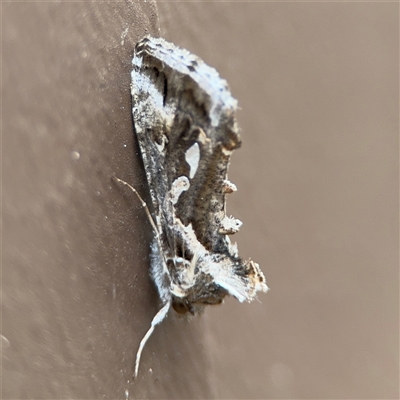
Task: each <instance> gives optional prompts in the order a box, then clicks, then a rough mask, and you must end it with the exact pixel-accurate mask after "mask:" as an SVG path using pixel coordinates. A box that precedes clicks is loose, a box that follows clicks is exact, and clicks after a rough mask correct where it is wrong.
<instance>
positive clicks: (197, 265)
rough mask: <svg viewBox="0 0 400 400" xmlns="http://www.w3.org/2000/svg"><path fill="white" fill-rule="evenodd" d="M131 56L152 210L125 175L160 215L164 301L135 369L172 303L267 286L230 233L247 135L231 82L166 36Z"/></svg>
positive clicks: (156, 273)
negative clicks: (235, 175)
mask: <svg viewBox="0 0 400 400" xmlns="http://www.w3.org/2000/svg"><path fill="white" fill-rule="evenodd" d="M132 64H133V70H132V74H131V75H132V84H131V93H132V111H133V121H134V128H135V131H136V135H137V139H138V143H139V147H140V150H141V154H142V158H143V164H144V169H145V173H146V177H147V183H148V186H149V191H150V197H151V202H152V207H151V208H152V212H150V210H149V208H148V207H147V205H146V203H145V202H144V201H143V199H142V198H141V197H140V196H139V194H138V193H137V191H136V190H135V189H134V188H133V187H132V186H131V185H129V184H127V183H126V182H123V181H120V182H122V183H124V184H126V185H128V186H129V187H130V188H131V190H133V191H134V192H135V193H136V195H137V196H138V198H139V200H140V201H141V203H142V206H143V207H144V208H145V210H146V213H147V215H148V217H149V220H150V222H151V224H152V227H153V230H154V239H153V241H152V243H151V246H150V247H151V253H150V263H151V267H150V274H151V277H152V279H153V281H154V283H155V285H156V287H157V290H158V294H159V296H160V299H161V303H162V306H161V309H160V310H159V311H158V312H157V314H156V316H155V317H154V318H153V321H152V323H151V326H150V329H149V330H148V332H147V333H146V335H145V336H144V338H143V339H142V341H141V342H140V346H139V349H138V352H137V355H136V363H135V371H134V376H135V377H136V376H137V374H138V370H139V363H140V357H141V354H142V351H143V348H144V346H145V344H146V342H147V340H148V339H149V337H150V335H151V334H152V332H153V330H154V327H155V326H156V325H157V324H159V323H160V322H161V321H162V320H163V319H164V318H165V317H166V316H167V313H168V311H169V309H170V308H171V306H172V307H173V308H174V309H175V311H177V312H178V313H182V314H184V313H190V314H193V315H195V314H199V313H201V312H202V310H203V309H204V307H205V306H207V305H213V304H220V303H222V301H223V299H224V297H225V296H227V295H231V296H234V297H236V299H238V300H239V301H240V302H244V301H249V302H250V301H252V300H254V299H255V297H256V294H257V292H259V291H261V292H266V291H267V290H268V287H267V284H266V280H265V277H264V274H263V273H262V271H261V269H260V267H259V265H258V264H257V263H255V262H254V261H252V260H247V261H244V260H242V259H241V258H240V257H239V255H238V249H237V246H236V243H232V242H231V240H230V235H232V234H234V233H236V232H237V231H238V230H239V228H240V226H241V224H242V223H241V222H240V221H239V220H238V219H235V218H233V217H231V216H227V215H226V204H225V198H226V196H227V195H228V194H230V193H232V192H235V191H236V186H235V185H234V184H233V183H232V182H230V181H229V180H228V179H227V173H228V166H229V160H230V156H231V154H232V152H233V151H234V150H235V149H237V148H239V147H240V144H241V138H240V135H239V128H238V125H237V121H236V115H235V114H236V109H237V101H236V100H235V99H234V98H233V97H232V95H231V94H230V91H229V87H228V84H227V82H226V81H225V80H223V79H221V78H220V77H219V75H218V73H217V71H216V70H215V69H214V68H211V67H209V66H208V65H206V64H205V63H204V62H203V61H202V60H201V59H200V58H198V57H196V56H194V55H193V54H191V53H190V52H188V51H187V50H184V49H181V48H179V47H177V46H175V45H174V44H172V43H169V42H167V41H166V40H164V39H161V38H154V37H146V38H144V39H142V40H141V41H140V42H138V43H137V45H136V47H135V51H134V56H133V60H132Z"/></svg>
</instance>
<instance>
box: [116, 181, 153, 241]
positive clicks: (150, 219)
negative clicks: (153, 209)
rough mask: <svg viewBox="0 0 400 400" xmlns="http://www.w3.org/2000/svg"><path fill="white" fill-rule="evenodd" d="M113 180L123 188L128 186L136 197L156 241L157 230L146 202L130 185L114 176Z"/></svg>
mask: <svg viewBox="0 0 400 400" xmlns="http://www.w3.org/2000/svg"><path fill="white" fill-rule="evenodd" d="M113 178H114V179H115V180H116V181H117V182H119V183H123V184H124V185H125V186H128V188H129V189H131V190H132V192H133V193H135V194H136V196H137V198H138V199H139V201H140V203H141V205H142V207H143V208H144V211H145V213H146V215H147V217H148V219H149V221H150V223H151V226H152V227H153V229H154V232H155V234H156V237H157V240H159V232H158V229H157V226H156V224H155V223H154V220H153V217H152V216H151V214H150V210H149V207H147V204H146V202H145V201H144V200H143V199H142V197H141V196H140V194H139V193H138V191H137V190H136V189H135V188H134V187H133V186H132V185H130V184H129V183H128V182H125V181H123V180H122V179H119V178H117V177H116V176H114V177H113Z"/></svg>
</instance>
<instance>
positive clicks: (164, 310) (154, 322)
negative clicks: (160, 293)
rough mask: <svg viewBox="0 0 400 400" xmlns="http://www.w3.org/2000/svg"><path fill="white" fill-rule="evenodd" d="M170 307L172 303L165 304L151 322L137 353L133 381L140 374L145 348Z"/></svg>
mask: <svg viewBox="0 0 400 400" xmlns="http://www.w3.org/2000/svg"><path fill="white" fill-rule="evenodd" d="M170 307H171V301H168V302H167V303H165V304H164V305H163V307H162V308H161V310H160V311H158V313H157V314H156V315H155V317H154V318H153V320H152V321H151V325H150V328H149V330H148V331H147V332H146V334H145V335H144V337H143V339H142V340H141V341H140V344H139V349H138V351H137V353H136V362H135V372H134V374H133V379H135V378H136V377H137V375H138V373H139V364H140V357H141V356H142V351H143V349H144V346H145V345H146V343H147V341H148V340H149V338H150V336H151V334H152V333H153V331H154V328H155V327H156V325H158V324H159V323H160V322H161V321H162V320H163V319H164V318H165V317H166V316H167V314H168V311H169V309H170Z"/></svg>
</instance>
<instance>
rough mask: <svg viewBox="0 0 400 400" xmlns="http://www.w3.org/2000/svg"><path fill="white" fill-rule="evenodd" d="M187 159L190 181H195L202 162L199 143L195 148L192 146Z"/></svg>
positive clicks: (188, 150)
mask: <svg viewBox="0 0 400 400" xmlns="http://www.w3.org/2000/svg"><path fill="white" fill-rule="evenodd" d="M185 159H186V162H187V163H188V164H189V166H190V173H189V177H190V179H193V177H194V176H195V174H196V171H197V168H198V167H199V161H200V147H199V144H198V143H195V144H194V145H193V146H190V147H189V148H188V149H187V151H186V153H185Z"/></svg>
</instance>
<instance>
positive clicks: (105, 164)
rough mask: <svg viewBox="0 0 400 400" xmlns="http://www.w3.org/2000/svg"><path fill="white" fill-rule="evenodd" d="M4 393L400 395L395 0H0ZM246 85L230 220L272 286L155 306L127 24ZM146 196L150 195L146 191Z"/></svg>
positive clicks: (135, 33) (236, 91) (237, 91)
mask: <svg viewBox="0 0 400 400" xmlns="http://www.w3.org/2000/svg"><path fill="white" fill-rule="evenodd" d="M1 11H2V81H1V85H2V158H1V159H2V182H1V183H2V300H1V305H2V342H1V343H2V366H1V367H2V371H1V372H2V373H1V375H2V398H8V399H11V398H13V399H25V398H37V399H50V398H52V399H63V398H72V399H97V398H113V399H114V398H123V399H127V398H158V399H160V398H238V399H239V398H243V399H245V398H246V399H247V398H327V399H328V398H388V399H389V398H398V397H399V382H398V376H399V363H398V361H399V326H398V322H399V273H398V261H399V260H398V243H399V237H398V236H399V235H398V223H399V220H398V191H399V190H398V189H399V187H398V186H399V185H398V148H399V146H398V131H399V121H398V110H399V79H398V71H399V43H398V35H399V22H398V15H399V6H398V4H396V3H316V2H310V3H294V2H293V3H276V2H274V3H267V2H266V3H234V2H232V3H226V2H223V3H222V2H221V3H200V2H193V3H191V2H190V3H171V2H160V3H158V4H157V5H156V4H155V3H153V2H132V1H125V2H115V3H112V2H111V3H95V4H94V3H84V2H81V3H74V2H72V3H67V2H60V3H44V2H41V3H39V2H32V3H28V2H25V3H3V4H2V9H1ZM146 34H151V35H155V36H159V35H162V36H164V37H165V38H166V39H168V40H171V41H173V42H174V43H175V44H177V45H180V46H182V47H185V48H187V49H189V50H190V51H192V52H193V53H195V54H197V55H198V56H200V57H201V58H203V59H204V60H205V61H206V62H207V63H208V64H210V65H212V66H213V67H215V68H217V70H218V71H219V72H220V74H221V76H222V77H223V78H225V79H227V80H228V82H229V84H230V87H231V90H232V93H233V95H234V96H235V97H236V98H237V99H238V101H239V105H240V107H241V109H240V111H239V114H238V119H239V123H240V126H241V128H242V138H243V146H242V148H241V149H240V150H238V151H237V152H235V154H234V155H233V158H232V165H231V168H230V174H229V177H230V179H231V180H232V181H233V182H234V183H235V184H237V186H238V189H239V190H238V192H237V193H235V194H233V195H232V196H230V197H229V199H228V212H229V214H233V215H234V216H235V217H237V218H239V219H241V220H242V221H243V222H244V225H243V227H242V229H241V231H240V232H239V233H238V234H237V235H235V239H236V240H237V242H238V245H239V250H240V254H241V255H242V256H243V257H244V258H248V257H250V256H251V258H252V259H254V260H256V261H257V262H258V263H259V264H260V266H261V267H262V269H263V271H264V272H265V274H266V277H267V281H268V284H269V286H270V287H271V291H270V292H269V293H268V294H266V295H260V296H259V300H260V301H259V302H254V303H253V304H239V303H238V302H236V301H235V300H234V299H228V300H227V301H226V302H225V304H224V305H222V306H218V307H209V308H208V309H207V310H206V312H205V313H204V315H202V316H201V317H198V318H194V319H192V320H190V321H187V320H185V319H182V318H179V317H177V315H176V314H175V313H174V312H171V313H170V315H169V318H168V319H167V320H166V321H165V322H164V323H163V324H162V325H161V326H159V327H157V329H156V331H155V333H154V335H153V336H152V338H151V339H150V341H149V343H148V345H147V347H146V348H145V351H144V353H143V358H142V365H141V370H140V374H139V377H138V378H137V380H136V381H135V382H132V378H131V377H132V372H133V362H134V357H135V353H136V350H137V346H138V343H139V341H140V339H141V338H142V336H143V334H144V333H145V332H146V330H147V328H148V326H149V323H150V321H151V319H152V317H153V316H154V314H155V312H156V311H157V309H158V306H159V302H158V298H157V293H156V291H155V289H154V287H153V285H152V283H151V281H150V278H149V276H148V265H149V258H148V253H149V250H148V246H149V242H150V240H151V237H152V230H151V226H150V224H149V223H148V221H147V219H146V216H145V214H144V213H143V211H142V209H141V208H140V206H139V204H138V202H137V201H136V199H135V198H134V196H132V194H131V193H129V191H126V190H125V189H124V188H121V187H119V186H117V185H115V184H114V183H113V181H112V179H111V178H112V176H114V175H115V176H118V177H120V178H122V179H124V180H126V181H129V182H131V183H132V184H133V185H134V186H135V187H136V188H137V189H138V190H139V192H140V193H141V194H142V195H143V196H144V197H146V196H147V187H146V184H145V177H144V171H143V166H142V162H141V159H140V156H139V153H138V146H137V142H136V139H135V138H134V136H133V135H132V132H133V131H132V119H131V100H130V88H129V85H130V69H131V58H132V51H133V47H134V45H135V43H136V42H137V40H139V39H140V38H141V37H143V36H144V35H146ZM147 200H148V197H147Z"/></svg>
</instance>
